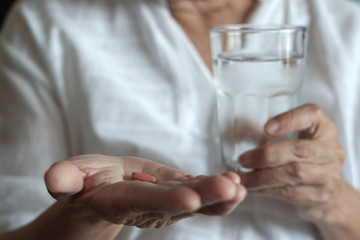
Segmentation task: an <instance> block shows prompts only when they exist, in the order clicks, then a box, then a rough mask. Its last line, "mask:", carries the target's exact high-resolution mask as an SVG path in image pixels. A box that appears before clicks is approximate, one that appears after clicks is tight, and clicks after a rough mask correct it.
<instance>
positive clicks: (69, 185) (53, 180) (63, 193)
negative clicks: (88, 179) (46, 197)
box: [44, 161, 84, 201]
mask: <svg viewBox="0 0 360 240" xmlns="http://www.w3.org/2000/svg"><path fill="white" fill-rule="evenodd" d="M44 178H45V184H46V187H47V189H48V191H49V193H50V194H51V195H52V196H53V197H54V198H56V199H58V200H63V201H64V200H66V199H67V198H69V196H71V195H74V194H76V193H78V192H80V191H81V190H82V189H83V186H84V180H83V175H82V173H81V171H80V170H79V168H78V167H77V166H76V165H75V164H73V163H72V162H70V161H61V162H57V163H55V164H54V165H52V166H51V167H50V168H49V170H48V171H47V172H46V173H45V176H44Z"/></svg>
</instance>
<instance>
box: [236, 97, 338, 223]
mask: <svg viewBox="0 0 360 240" xmlns="http://www.w3.org/2000/svg"><path fill="white" fill-rule="evenodd" d="M294 131H299V133H300V134H299V135H300V139H298V140H291V141H282V142H276V143H271V144H267V145H262V146H260V147H259V148H257V149H254V150H251V151H248V152H246V153H244V154H243V155H242V156H240V158H239V161H240V162H241V163H242V165H243V166H244V167H247V168H253V169H254V171H253V172H249V173H242V174H240V176H241V179H242V183H243V184H244V185H245V186H246V187H247V189H248V190H249V192H256V193H261V194H267V195H271V196H274V197H278V198H281V199H283V200H287V201H290V202H291V203H293V204H295V205H296V206H297V207H298V208H297V209H298V210H299V211H298V212H299V213H300V216H302V217H303V218H305V219H307V220H310V221H313V222H314V221H316V220H319V219H321V218H322V217H324V216H323V215H324V214H325V212H327V211H328V210H329V208H330V206H331V203H332V202H334V200H335V198H336V196H337V195H338V194H340V191H341V189H342V186H343V185H344V184H345V183H344V182H345V181H344V179H343V178H342V177H341V166H342V164H343V162H344V158H345V156H344V155H345V154H344V151H343V149H342V147H341V146H340V144H339V142H338V140H337V131H336V127H335V124H334V123H333V122H332V121H331V120H330V119H329V118H328V117H327V116H326V115H325V113H324V112H323V111H322V110H321V109H320V108H319V107H318V106H317V105H314V104H308V105H304V106H301V107H299V108H296V109H294V110H291V111H289V112H286V113H284V114H281V115H279V116H276V117H274V118H272V119H270V120H269V121H268V122H267V124H266V125H265V132H266V133H267V135H269V136H272V137H279V136H284V135H286V134H288V133H291V132H294Z"/></svg>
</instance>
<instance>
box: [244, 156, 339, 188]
mask: <svg viewBox="0 0 360 240" xmlns="http://www.w3.org/2000/svg"><path fill="white" fill-rule="evenodd" d="M338 172H340V169H339V164H336V162H334V163H332V164H312V163H298V162H291V163H289V164H286V165H283V166H280V167H274V168H265V169H259V170H255V171H252V172H249V173H241V178H242V182H243V184H244V185H245V187H247V189H248V190H249V191H258V190H261V189H267V188H276V187H284V186H296V185H299V184H302V185H326V184H327V182H328V181H332V180H331V178H332V177H333V175H335V173H338Z"/></svg>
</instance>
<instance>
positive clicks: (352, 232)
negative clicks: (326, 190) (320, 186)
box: [307, 179, 360, 240]
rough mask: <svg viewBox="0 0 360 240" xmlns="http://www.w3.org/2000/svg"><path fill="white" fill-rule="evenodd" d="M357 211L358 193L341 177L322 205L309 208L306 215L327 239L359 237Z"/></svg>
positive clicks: (359, 210)
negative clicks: (331, 193)
mask: <svg viewBox="0 0 360 240" xmlns="http://www.w3.org/2000/svg"><path fill="white" fill-rule="evenodd" d="M359 212H360V193H359V192H357V191H356V190H355V189H354V188H353V187H352V186H351V185H350V184H349V183H347V182H346V180H344V179H341V182H340V183H339V186H338V188H337V191H336V192H334V193H333V196H332V197H331V198H330V199H329V200H328V201H327V202H325V203H324V204H323V205H320V206H314V207H313V208H312V209H309V210H308V212H307V215H308V216H309V220H310V222H312V223H313V224H315V225H316V226H317V228H318V229H319V230H320V232H321V233H322V235H323V237H324V238H325V239H327V240H330V239H360V229H359V227H358V226H357V222H358V217H359V216H358V213H359Z"/></svg>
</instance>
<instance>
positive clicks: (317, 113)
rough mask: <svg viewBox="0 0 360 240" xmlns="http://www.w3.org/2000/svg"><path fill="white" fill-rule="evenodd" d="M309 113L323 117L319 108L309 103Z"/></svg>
mask: <svg viewBox="0 0 360 240" xmlns="http://www.w3.org/2000/svg"><path fill="white" fill-rule="evenodd" d="M307 106H308V107H309V109H310V111H311V113H312V114H316V115H323V114H324V112H323V110H322V109H321V107H320V106H319V105H317V104H315V103H310V104H308V105H307Z"/></svg>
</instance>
